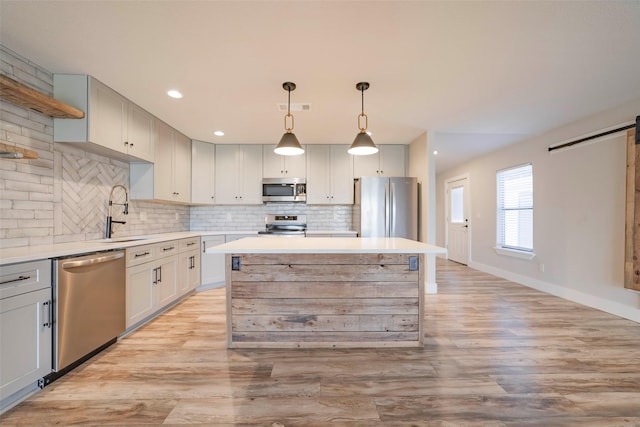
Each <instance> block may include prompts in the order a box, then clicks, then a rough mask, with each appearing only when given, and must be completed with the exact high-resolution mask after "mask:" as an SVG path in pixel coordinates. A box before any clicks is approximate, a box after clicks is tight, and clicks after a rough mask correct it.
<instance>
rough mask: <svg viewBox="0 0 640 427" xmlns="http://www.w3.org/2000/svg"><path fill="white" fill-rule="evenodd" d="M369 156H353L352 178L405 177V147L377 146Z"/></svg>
mask: <svg viewBox="0 0 640 427" xmlns="http://www.w3.org/2000/svg"><path fill="white" fill-rule="evenodd" d="M378 149H379V151H378V152H377V153H376V154H371V155H369V156H353V176H354V177H355V178H360V177H361V176H405V173H406V146H405V145H378Z"/></svg>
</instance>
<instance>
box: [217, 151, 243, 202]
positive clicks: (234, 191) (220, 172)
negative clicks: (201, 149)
mask: <svg viewBox="0 0 640 427" xmlns="http://www.w3.org/2000/svg"><path fill="white" fill-rule="evenodd" d="M215 153H216V154H215V156H216V163H215V171H214V175H215V182H214V187H215V194H216V204H222V205H232V204H238V203H239V200H238V196H239V194H238V176H239V175H238V160H237V154H238V149H237V146H236V145H216V146H215Z"/></svg>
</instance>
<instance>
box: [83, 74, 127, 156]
mask: <svg viewBox="0 0 640 427" xmlns="http://www.w3.org/2000/svg"><path fill="white" fill-rule="evenodd" d="M90 86H91V89H90V90H91V93H90V97H89V99H90V101H89V109H90V114H91V123H90V124H89V140H90V141H93V142H95V143H96V144H99V145H102V146H103V147H107V148H111V149H112V150H115V151H118V152H120V153H126V152H127V150H126V147H125V145H124V143H125V138H126V135H125V132H126V129H127V108H128V104H129V101H128V100H127V99H126V98H125V97H123V96H121V95H120V94H119V93H117V92H115V91H114V90H113V89H111V88H109V87H107V86H105V85H103V84H102V83H100V82H99V81H97V80H95V79H91V80H90Z"/></svg>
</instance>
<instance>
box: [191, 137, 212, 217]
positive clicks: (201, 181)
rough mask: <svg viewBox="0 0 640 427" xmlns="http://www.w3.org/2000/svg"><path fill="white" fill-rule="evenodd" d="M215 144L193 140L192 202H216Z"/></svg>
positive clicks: (205, 203)
mask: <svg viewBox="0 0 640 427" xmlns="http://www.w3.org/2000/svg"><path fill="white" fill-rule="evenodd" d="M215 159H216V157H215V145H213V144H209V143H208V142H200V141H191V202H192V203H195V204H199V205H211V204H213V203H214V202H215V196H214V195H215V188H214V182H215V174H214V170H215Z"/></svg>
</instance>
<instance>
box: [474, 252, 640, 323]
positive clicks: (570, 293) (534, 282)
mask: <svg viewBox="0 0 640 427" xmlns="http://www.w3.org/2000/svg"><path fill="white" fill-rule="evenodd" d="M469 267H471V268H473V269H476V270H479V271H483V272H485V273H489V274H493V275H494V276H498V277H502V278H503V279H507V280H511V281H512V282H515V283H518V284H521V285H524V286H527V287H529V288H533V289H536V290H538V291H542V292H546V293H548V294H551V295H555V296H557V297H560V298H564V299H566V300H569V301H573V302H576V303H578V304H582V305H586V306H587V307H591V308H595V309H597V310H601V311H604V312H606V313H609V314H613V315H615V316H619V317H624V318H625V319H629V320H632V321H634V322H638V323H640V310H638V309H637V308H633V307H630V306H626V305H623V304H620V303H617V302H614V301H607V300H603V299H602V298H599V297H596V296H594V295H589V294H585V293H584V292H580V291H578V290H576V289H571V288H567V287H564V286H559V285H556V284H553V283H549V282H545V281H542V280H538V279H534V278H532V277H527V276H523V275H522V274H517V273H513V272H511V271H507V270H502V269H500V268H496V267H493V266H490V265H486V264H482V263H479V262H473V261H472V262H469Z"/></svg>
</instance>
